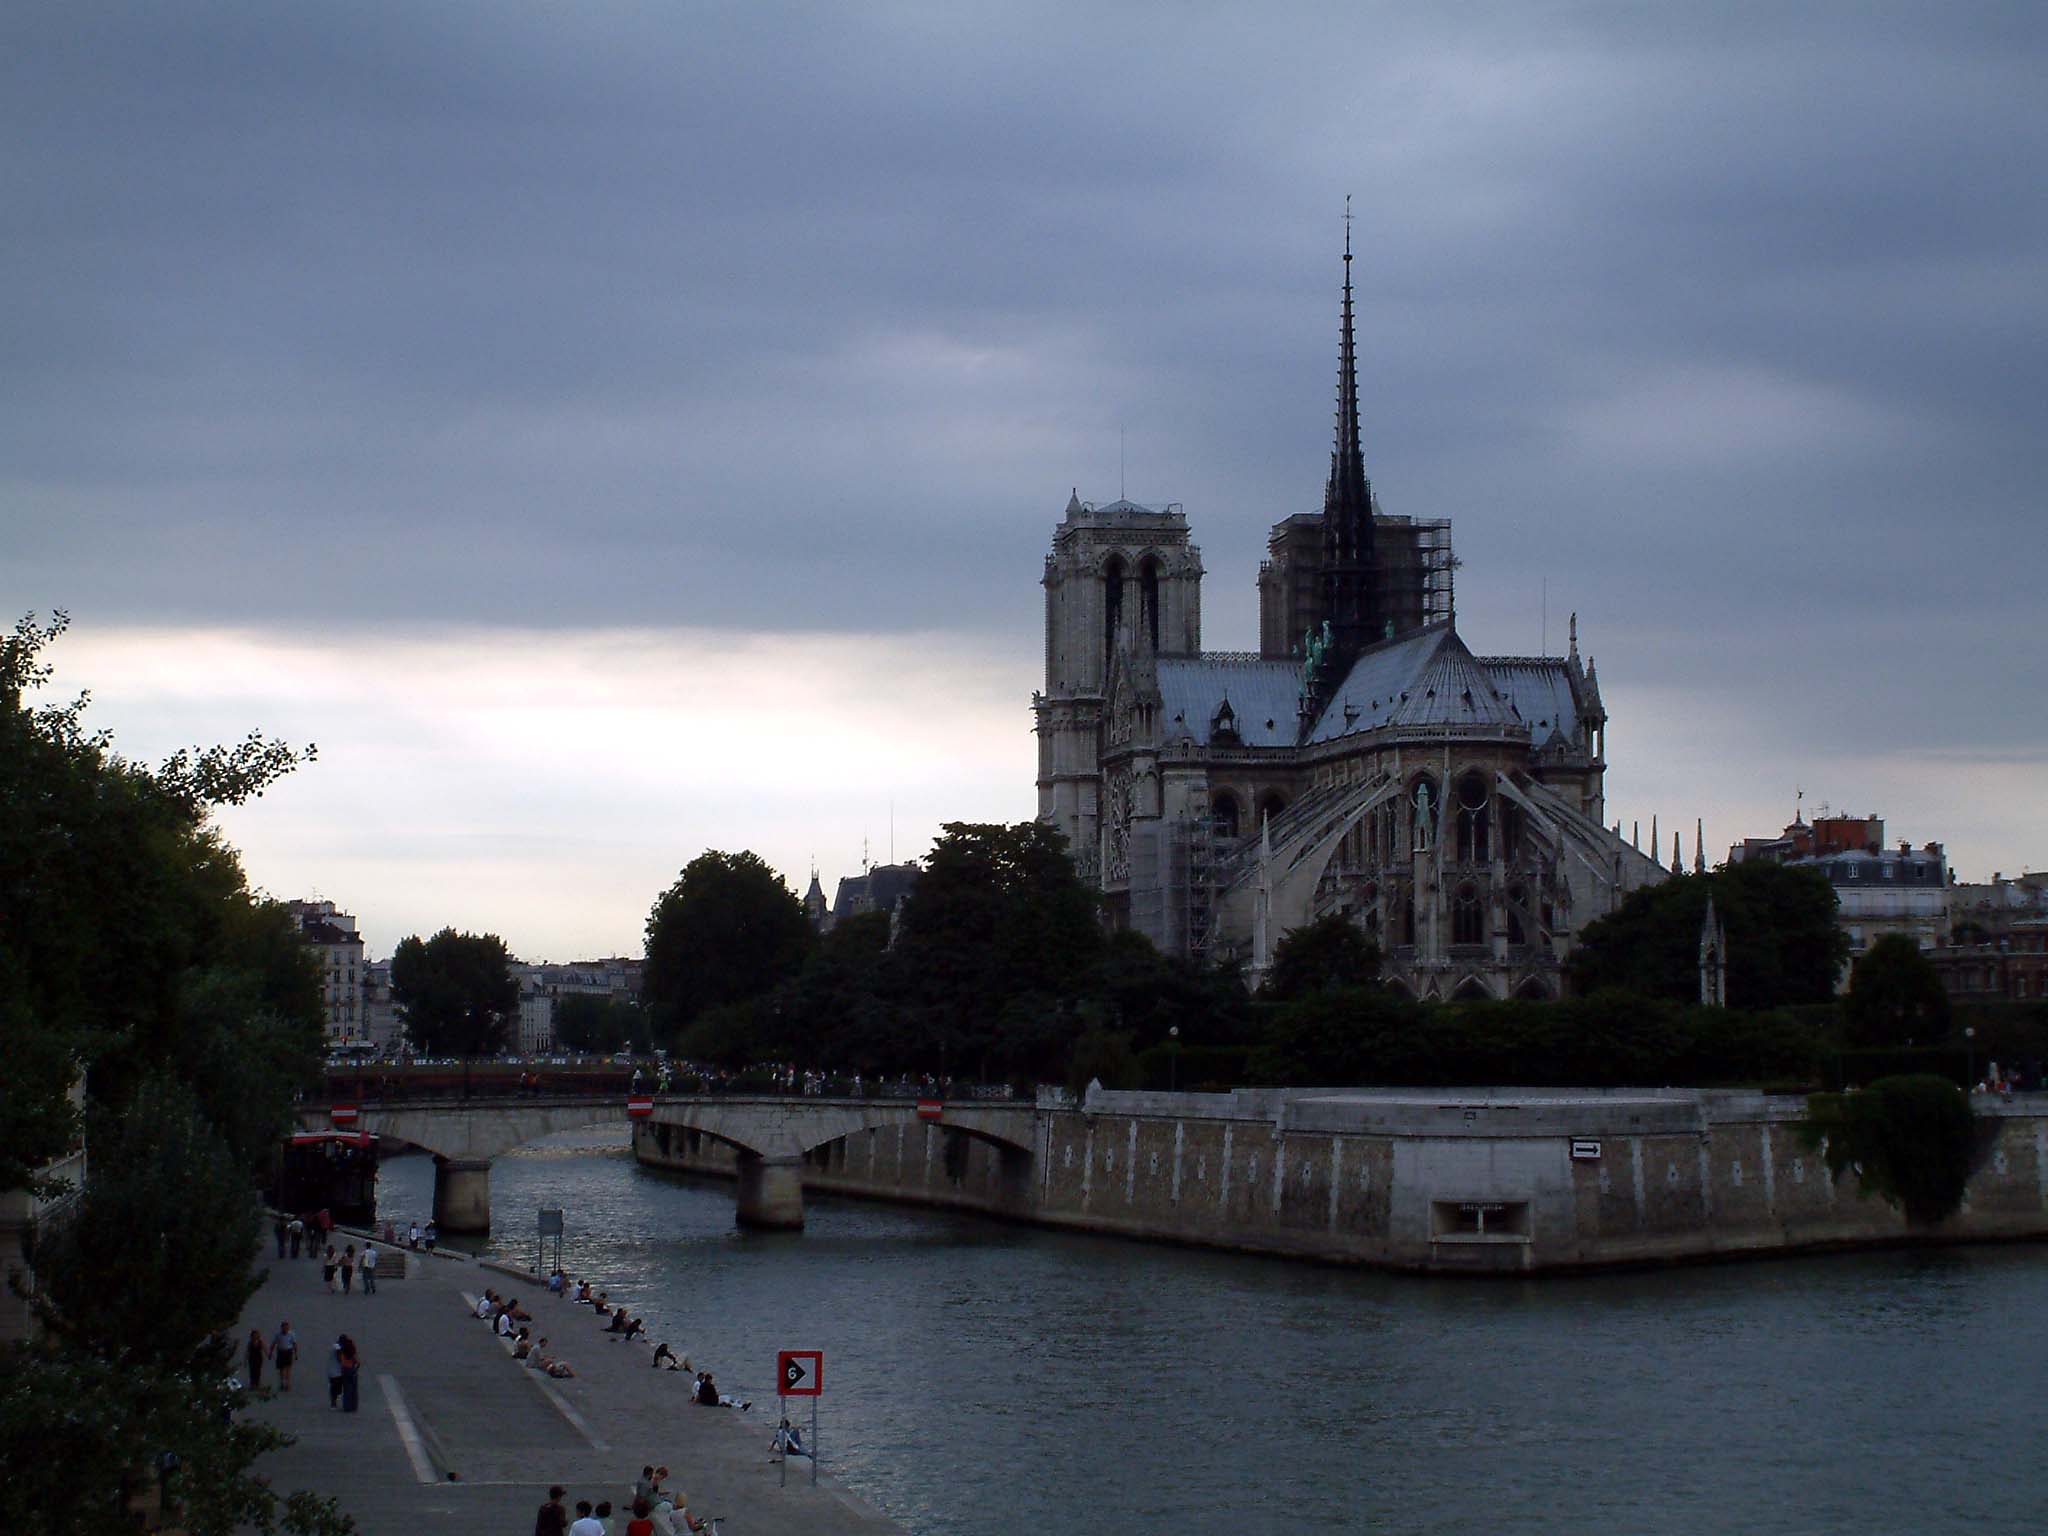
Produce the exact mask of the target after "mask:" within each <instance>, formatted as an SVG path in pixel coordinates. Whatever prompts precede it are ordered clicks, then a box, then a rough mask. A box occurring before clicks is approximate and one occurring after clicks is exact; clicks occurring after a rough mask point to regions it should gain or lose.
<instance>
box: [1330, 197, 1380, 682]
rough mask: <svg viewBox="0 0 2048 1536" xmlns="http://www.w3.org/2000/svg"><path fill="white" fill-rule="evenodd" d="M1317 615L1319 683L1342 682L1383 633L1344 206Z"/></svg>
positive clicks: (1347, 213) (1347, 209) (1347, 212)
mask: <svg viewBox="0 0 2048 1536" xmlns="http://www.w3.org/2000/svg"><path fill="white" fill-rule="evenodd" d="M1322 564H1323V570H1322V577H1323V614H1324V617H1325V619H1326V620H1327V622H1328V623H1329V626H1330V647H1329V651H1328V653H1327V654H1326V656H1325V658H1324V660H1323V663H1322V666H1321V668H1320V669H1319V673H1320V678H1321V680H1322V686H1324V687H1330V686H1334V685H1335V683H1336V682H1337V681H1338V680H1340V679H1341V678H1342V677H1343V676H1344V674H1345V672H1347V671H1348V670H1349V668H1350V664H1351V662H1352V661H1353V659H1355V658H1356V657H1357V655H1358V653H1359V652H1360V651H1362V650H1364V649H1365V648H1366V647H1367V646H1369V645H1372V644H1374V643H1375V642H1376V641H1378V640H1379V639H1381V638H1382V636H1381V615H1380V612H1379V601H1378V588H1379V581H1378V571H1377V568H1376V562H1375V560H1374V552H1373V516H1372V483H1371V482H1370V481H1368V480H1367V479H1366V478H1365V456H1364V454H1363V452H1362V451H1361V450H1360V448H1359V433H1358V354H1357V349H1356V345H1355V343H1354V342H1353V339H1352V327H1351V209H1350V205H1349V202H1348V200H1347V202H1346V206H1345V209H1344V321H1343V331H1342V335H1341V338H1340V340H1339V343H1338V351H1337V441H1336V445H1335V446H1334V447H1333V448H1332V449H1331V450H1330V478H1329V481H1328V483H1327V484H1326V485H1325V486H1324V487H1323V561H1322Z"/></svg>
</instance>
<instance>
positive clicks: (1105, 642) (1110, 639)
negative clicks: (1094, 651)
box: [1102, 555, 1124, 656]
mask: <svg viewBox="0 0 2048 1536" xmlns="http://www.w3.org/2000/svg"><path fill="white" fill-rule="evenodd" d="M1123 621H1124V562H1123V556H1121V555H1111V556H1110V557H1109V564H1107V565H1105V566H1104V567H1103V568H1102V649H1103V651H1104V653H1105V654H1106V655H1110V656H1114V655H1115V654H1116V632H1117V630H1118V628H1119V627H1120V626H1121V625H1122V624H1123Z"/></svg>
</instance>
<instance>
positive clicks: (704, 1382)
mask: <svg viewBox="0 0 2048 1536" xmlns="http://www.w3.org/2000/svg"><path fill="white" fill-rule="evenodd" d="M694 1401H695V1402H696V1404H697V1406H698V1407H700V1408H737V1409H739V1410H740V1412H742V1413H745V1412H746V1411H747V1410H748V1409H750V1408H752V1407H753V1406H754V1405H753V1403H752V1402H744V1403H743V1402H740V1401H738V1400H737V1399H736V1398H731V1397H728V1396H726V1395H725V1394H724V1393H722V1392H720V1391H719V1390H718V1383H717V1382H715V1381H713V1380H712V1379H711V1373H710V1372H709V1371H699V1372H698V1373H697V1391H696V1395H695V1398H694Z"/></svg>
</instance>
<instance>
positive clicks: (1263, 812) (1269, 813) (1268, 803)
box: [1259, 790, 1287, 821]
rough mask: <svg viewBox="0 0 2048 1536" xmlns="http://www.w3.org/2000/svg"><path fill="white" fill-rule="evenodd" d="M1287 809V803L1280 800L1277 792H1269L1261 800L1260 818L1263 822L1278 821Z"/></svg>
mask: <svg viewBox="0 0 2048 1536" xmlns="http://www.w3.org/2000/svg"><path fill="white" fill-rule="evenodd" d="M1286 809H1287V802H1286V801H1285V800H1283V799H1281V798H1280V795H1279V792H1278V791H1277V790H1269V791H1268V792H1267V793H1266V794H1264V795H1263V796H1261V797H1260V799H1259V817H1260V819H1261V820H1262V821H1278V820H1279V819H1280V813H1281V812H1282V811H1284V810H1286Z"/></svg>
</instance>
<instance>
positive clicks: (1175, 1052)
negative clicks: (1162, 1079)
mask: <svg viewBox="0 0 2048 1536" xmlns="http://www.w3.org/2000/svg"><path fill="white" fill-rule="evenodd" d="M1166 1045H1167V1055H1166V1091H1167V1092H1168V1093H1179V1092H1180V1026H1179V1025H1178V1024H1176V1025H1174V1026H1173V1027H1172V1028H1170V1029H1169V1030H1167V1032H1166Z"/></svg>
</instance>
